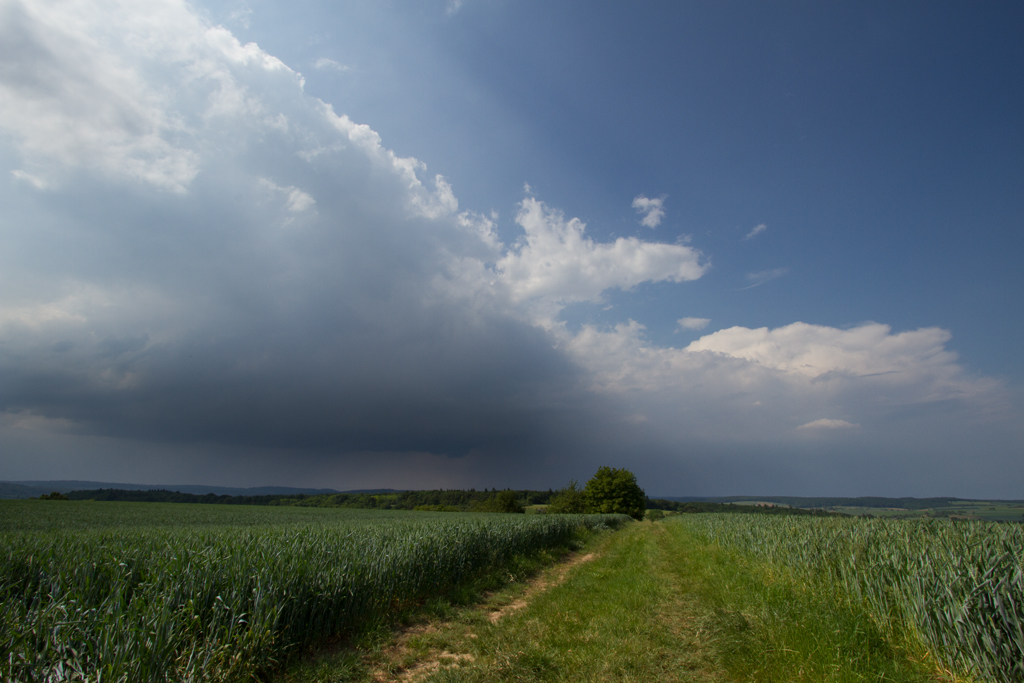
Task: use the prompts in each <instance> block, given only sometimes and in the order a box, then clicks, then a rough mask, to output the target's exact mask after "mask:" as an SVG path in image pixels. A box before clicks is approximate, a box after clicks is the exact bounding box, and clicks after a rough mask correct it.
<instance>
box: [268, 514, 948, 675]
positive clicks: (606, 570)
mask: <svg viewBox="0 0 1024 683" xmlns="http://www.w3.org/2000/svg"><path fill="white" fill-rule="evenodd" d="M919 655H920V653H914V652H908V651H904V650H900V649H899V648H897V647H894V646H892V645H891V644H889V643H888V642H886V641H885V639H884V638H882V637H881V636H880V635H879V634H878V633H877V631H876V630H875V629H874V627H873V625H872V623H871V621H870V619H868V618H867V616H866V615H865V614H863V613H862V612H858V611H857V610H856V609H853V608H852V607H851V606H849V605H846V604H845V603H843V602H842V601H841V600H838V599H836V596H834V595H822V594H812V593H809V592H808V591H805V590H803V589H802V587H801V586H800V585H799V584H798V583H796V582H794V581H792V580H791V579H790V578H789V577H788V576H786V575H784V574H780V573H778V571H774V570H771V569H770V568H769V567H767V566H765V565H760V564H757V563H752V562H751V561H749V560H748V559H747V558H744V557H742V556H739V555H736V554H735V553H730V552H727V551H723V550H721V549H720V548H717V547H713V546H708V545H706V544H702V543H701V542H700V541H699V540H698V539H696V538H694V537H693V536H691V535H690V534H689V533H688V532H687V530H686V529H685V528H684V526H683V525H681V524H674V523H657V524H652V523H650V522H644V523H639V524H632V525H630V526H628V527H627V528H625V529H623V530H621V531H619V532H616V533H612V534H607V535H605V536H604V537H602V538H600V539H599V540H597V541H596V542H593V543H592V544H591V545H590V547H588V548H587V549H585V550H584V551H582V552H581V553H579V554H577V555H576V556H575V557H574V558H573V559H571V560H570V561H569V562H568V563H564V564H562V565H557V566H555V567H551V568H549V569H547V570H545V571H544V572H542V573H541V574H540V575H539V576H538V577H536V578H535V579H534V580H532V581H531V582H530V583H529V584H523V585H515V584H514V585H513V586H512V587H511V588H510V589H507V590H504V591H502V592H500V593H498V594H496V595H495V596H493V597H492V599H491V600H490V601H489V602H488V603H487V604H485V605H483V606H482V607H481V606H477V607H472V608H466V609H462V610H453V611H452V612H451V613H449V614H447V615H446V618H443V619H436V620H433V621H430V622H428V623H425V624H421V625H419V626H416V627H413V628H411V629H408V630H407V631H405V632H404V633H403V634H402V635H400V636H398V637H397V639H395V638H389V639H388V640H387V642H383V643H381V644H378V646H377V647H376V648H373V649H372V651H369V653H368V654H367V653H366V652H365V651H364V653H363V654H362V655H359V656H357V655H355V654H354V653H353V652H351V651H350V652H348V653H343V654H342V655H338V656H335V658H334V659H333V660H329V661H323V662H321V663H320V664H319V665H318V666H308V667H307V668H306V669H305V671H304V673H302V674H301V675H299V674H292V675H289V676H286V677H285V678H284V679H283V681H284V682H286V683H312V682H313V681H316V682H317V683H328V682H340V681H403V682H409V683H413V682H420V681H423V682H427V681H430V682H435V683H440V682H444V683H485V682H486V683H491V682H497V681H517V682H534V681H536V682H556V681H574V682H585V681H622V682H632V681H635V682H641V681H643V682H652V681H666V682H671V681H680V682H692V683H713V682H714V683H718V682H723V683H724V682H726V681H758V682H764V683H768V682H777V681H828V682H829V683H854V682H858V683H859V682H861V681H893V682H897V681H898V682H901V683H902V682H907V683H914V682H919V681H920V682H922V683H923V682H925V681H937V680H941V679H940V678H938V677H937V676H936V675H935V673H934V672H935V669H934V666H931V665H929V664H928V663H927V662H922V661H921V657H920V656H919Z"/></svg>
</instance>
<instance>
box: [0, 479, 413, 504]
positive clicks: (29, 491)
mask: <svg viewBox="0 0 1024 683" xmlns="http://www.w3.org/2000/svg"><path fill="white" fill-rule="evenodd" d="M98 489H118V490H121V491H155V490H163V491H177V492H179V493H191V494H194V495H197V496H204V495H206V494H207V493H212V494H214V495H218V496H297V495H299V494H306V495H309V496H319V495H326V494H332V493H343V492H342V491H337V490H335V489H303V488H292V487H289V486H258V487H255V488H233V487H229V486H202V485H197V484H176V485H172V484H121V483H115V482H104V481H77V480H68V479H60V480H56V481H5V482H0V499H3V498H6V499H11V498H38V497H39V496H41V495H43V494H46V493H50V492H51V491H58V492H60V493H70V492H71V491H93V490H98ZM392 492H394V489H371V490H365V489H364V490H361V491H355V492H351V493H392ZM345 493H349V492H345Z"/></svg>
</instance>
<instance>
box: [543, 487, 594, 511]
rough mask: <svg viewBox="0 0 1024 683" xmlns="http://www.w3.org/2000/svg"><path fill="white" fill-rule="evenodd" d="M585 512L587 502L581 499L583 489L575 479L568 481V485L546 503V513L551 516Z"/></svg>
mask: <svg viewBox="0 0 1024 683" xmlns="http://www.w3.org/2000/svg"><path fill="white" fill-rule="evenodd" d="M586 511H587V501H586V500H584V498H583V489H581V488H580V485H579V484H577V483H576V480H575V479H570V480H569V485H568V486H566V487H565V488H564V489H562V490H561V491H559V492H558V493H556V494H555V495H553V496H551V500H550V501H548V512H550V513H552V514H580V513H583V512H586Z"/></svg>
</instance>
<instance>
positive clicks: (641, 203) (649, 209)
mask: <svg viewBox="0 0 1024 683" xmlns="http://www.w3.org/2000/svg"><path fill="white" fill-rule="evenodd" d="M664 205H665V198H664V197H659V198H656V199H648V198H647V197H645V196H643V195H639V196H637V197H635V198H634V199H633V208H634V209H636V211H637V213H642V214H643V215H644V217H643V219H642V220H641V221H640V225H645V226H647V227H648V228H656V227H658V226H659V225H661V219H662V218H664V217H665V209H664Z"/></svg>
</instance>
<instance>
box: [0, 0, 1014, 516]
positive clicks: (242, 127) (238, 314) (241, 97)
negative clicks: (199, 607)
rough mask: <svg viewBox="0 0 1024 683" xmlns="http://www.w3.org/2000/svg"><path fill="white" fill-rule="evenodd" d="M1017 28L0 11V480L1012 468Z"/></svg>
mask: <svg viewBox="0 0 1024 683" xmlns="http://www.w3.org/2000/svg"><path fill="white" fill-rule="evenodd" d="M1022 33H1024V7H1022V6H1021V5H1020V4H1019V3H1009V2H1006V3H1001V2H993V3H984V4H980V5H979V4H973V5H967V4H962V3H942V2H904V3H891V2H884V3H883V2H877V3H872V2H864V3H856V4H852V5H845V6H844V5H836V4H834V3H811V2H777V3H759V2H720V3H679V2H641V3H611V2H563V3H550V2H534V1H532V0H522V1H513V0H461V1H460V0H423V1H420V2H413V1H411V0H410V1H408V2H399V1H393V2H376V1H374V2H371V1H335V0H332V1H331V2H316V1H313V0H295V1H293V2H288V3H283V2H271V1H270V0H251V1H244V0H224V1H218V0H211V1H210V2H205V3H203V2H196V3H188V2H183V1H181V0H147V2H145V3H138V2H135V3H133V2H128V1H121V0H52V1H45V0H0V480H12V481H17V480H40V479H84V480H99V481H121V482H131V483H142V484H147V483H152V484H172V483H178V484H208V485H220V486H240V487H248V486H266V485H277V486H300V487H320V488H335V489H339V490H345V489H358V488H377V487H386V488H415V489H420V488H469V487H475V488H484V487H498V488H505V487H512V488H538V489H547V488H559V487H561V486H564V485H565V484H566V483H567V482H568V481H569V480H570V479H577V480H579V481H585V480H586V479H588V478H589V477H590V476H591V475H592V474H593V473H594V471H596V469H597V468H598V467H599V466H602V465H609V466H612V467H626V468H629V469H630V470H631V471H633V472H634V473H635V474H636V475H637V479H638V482H639V483H640V485H641V486H642V487H643V488H644V489H645V490H646V491H647V493H648V494H649V495H652V496H657V495H668V496H714V495H748V494H761V495H809V496H810V495H814V496H818V495H831V496H857V495H882V496H940V495H942V496H960V497H981V498H1024V394H1022V387H1024V361H1022V357H1021V353H1020V347H1021V344H1020V339H1021V338H1022V336H1024V315H1022V313H1024V275H1022V272H1024V269H1022V268H1021V262H1022V256H1024V235H1022V227H1024V226H1022V216H1024V191H1022V187H1024V125H1022V121H1024V118H1022V111H1024V42H1022V41H1020V40H1019V36H1020V35H1021V34H1022Z"/></svg>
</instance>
